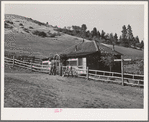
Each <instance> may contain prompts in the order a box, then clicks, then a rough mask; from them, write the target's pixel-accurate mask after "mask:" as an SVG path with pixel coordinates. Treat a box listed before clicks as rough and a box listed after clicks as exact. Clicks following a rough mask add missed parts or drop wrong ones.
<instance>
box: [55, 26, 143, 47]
mask: <svg viewBox="0 0 149 122" xmlns="http://www.w3.org/2000/svg"><path fill="white" fill-rule="evenodd" d="M54 28H55V30H57V31H59V32H63V33H66V34H69V35H73V36H77V37H81V38H83V39H88V40H96V41H100V42H102V43H106V44H111V45H113V46H114V45H120V46H124V47H131V48H140V49H143V48H144V41H143V40H142V41H140V40H139V37H138V36H136V37H134V36H133V32H132V28H131V26H130V25H128V26H127V28H126V26H125V25H124V26H123V27H122V31H121V32H122V34H121V35H120V37H119V38H118V35H117V33H115V34H113V33H106V32H105V31H104V30H102V31H101V32H99V31H98V30H97V28H96V27H94V28H93V30H91V31H90V30H87V26H86V24H82V25H81V26H76V25H73V26H72V27H71V26H68V27H66V26H65V27H64V28H59V27H57V26H55V27H54Z"/></svg>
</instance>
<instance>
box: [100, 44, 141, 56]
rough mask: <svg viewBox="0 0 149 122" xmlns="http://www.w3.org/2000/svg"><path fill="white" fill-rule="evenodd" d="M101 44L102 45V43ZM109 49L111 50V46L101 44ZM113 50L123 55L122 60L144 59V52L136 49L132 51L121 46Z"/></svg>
mask: <svg viewBox="0 0 149 122" xmlns="http://www.w3.org/2000/svg"><path fill="white" fill-rule="evenodd" d="M102 44H103V43H102ZM103 45H105V46H107V47H109V48H111V49H112V48H113V46H112V45H108V44H103ZM114 49H115V50H116V51H117V52H120V53H121V54H123V55H124V58H131V59H144V51H143V50H137V49H132V48H126V47H122V46H117V45H115V46H114Z"/></svg>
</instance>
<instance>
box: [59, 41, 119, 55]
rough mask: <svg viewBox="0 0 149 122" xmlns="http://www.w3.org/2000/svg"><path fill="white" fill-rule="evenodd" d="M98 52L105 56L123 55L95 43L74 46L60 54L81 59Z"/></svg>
mask: <svg viewBox="0 0 149 122" xmlns="http://www.w3.org/2000/svg"><path fill="white" fill-rule="evenodd" d="M96 52H100V53H101V54H103V55H105V54H112V55H121V54H120V53H118V52H116V51H114V50H112V49H111V48H109V47H106V46H104V45H102V44H100V43H98V42H95V41H90V42H82V43H78V44H76V45H73V46H72V47H69V48H67V49H65V50H64V51H62V52H61V53H60V54H65V55H67V57H79V56H86V55H89V54H93V53H96Z"/></svg>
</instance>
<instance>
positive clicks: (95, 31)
mask: <svg viewBox="0 0 149 122" xmlns="http://www.w3.org/2000/svg"><path fill="white" fill-rule="evenodd" d="M92 34H93V37H97V29H96V27H94V28H93V30H92Z"/></svg>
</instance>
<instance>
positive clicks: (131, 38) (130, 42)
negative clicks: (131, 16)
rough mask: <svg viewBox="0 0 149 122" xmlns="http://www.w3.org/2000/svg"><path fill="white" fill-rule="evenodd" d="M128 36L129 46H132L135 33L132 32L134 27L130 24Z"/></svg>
mask: <svg viewBox="0 0 149 122" xmlns="http://www.w3.org/2000/svg"><path fill="white" fill-rule="evenodd" d="M126 37H127V40H128V43H129V46H131V45H132V41H133V33H132V29H131V26H130V25H128V27H127V35H126Z"/></svg>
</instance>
